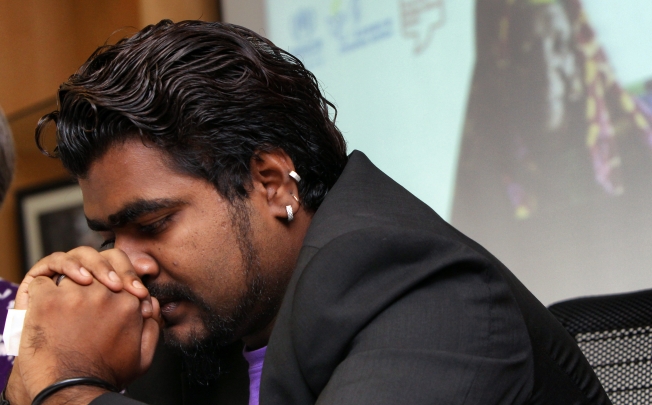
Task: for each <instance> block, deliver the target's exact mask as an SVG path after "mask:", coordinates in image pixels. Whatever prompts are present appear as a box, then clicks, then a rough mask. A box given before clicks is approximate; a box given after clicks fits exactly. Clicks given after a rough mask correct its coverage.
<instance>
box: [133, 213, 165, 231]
mask: <svg viewBox="0 0 652 405" xmlns="http://www.w3.org/2000/svg"><path fill="white" fill-rule="evenodd" d="M170 217H171V216H170V215H167V216H165V217H163V218H161V219H159V220H158V221H155V222H152V223H151V224H147V225H140V226H139V227H138V230H139V231H140V232H141V233H145V234H149V235H156V234H158V233H161V232H163V231H164V230H165V229H166V228H167V226H168V224H169V221H170Z"/></svg>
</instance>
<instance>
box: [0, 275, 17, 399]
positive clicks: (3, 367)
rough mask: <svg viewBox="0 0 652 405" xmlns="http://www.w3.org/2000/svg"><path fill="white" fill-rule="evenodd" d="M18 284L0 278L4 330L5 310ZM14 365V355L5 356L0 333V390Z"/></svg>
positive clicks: (9, 304)
mask: <svg viewBox="0 0 652 405" xmlns="http://www.w3.org/2000/svg"><path fill="white" fill-rule="evenodd" d="M17 290H18V286H17V285H16V284H14V283H10V282H8V281H5V280H3V279H0V325H1V326H0V328H2V331H3V332H4V328H5V321H6V320H7V310H8V309H9V308H13V306H14V299H16V291H17ZM13 366H14V356H7V352H6V350H5V343H4V340H2V335H0V390H3V389H4V388H5V384H6V383H7V379H8V378H9V373H11V368H12V367H13Z"/></svg>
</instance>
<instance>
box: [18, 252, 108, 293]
mask: <svg viewBox="0 0 652 405" xmlns="http://www.w3.org/2000/svg"><path fill="white" fill-rule="evenodd" d="M88 249H90V250H93V249H91V248H88ZM71 252H72V251H71ZM87 254H88V252H87ZM96 254H97V252H96ZM55 274H65V275H66V276H68V277H70V278H71V279H72V280H73V281H75V282H76V283H77V284H81V285H88V284H90V283H91V282H92V281H93V277H92V276H91V275H90V273H89V272H88V271H87V270H86V269H84V267H83V265H82V263H81V261H80V259H79V258H78V257H76V256H74V255H72V254H70V252H69V253H64V252H55V253H52V254H51V255H49V256H46V257H44V258H43V259H41V260H39V261H38V262H37V263H36V264H35V265H34V266H33V267H32V268H31V269H30V270H29V271H28V272H27V275H26V276H25V278H26V279H27V280H26V281H27V282H28V283H29V282H30V281H31V280H32V279H34V277H38V276H47V277H52V276H54V275H55Z"/></svg>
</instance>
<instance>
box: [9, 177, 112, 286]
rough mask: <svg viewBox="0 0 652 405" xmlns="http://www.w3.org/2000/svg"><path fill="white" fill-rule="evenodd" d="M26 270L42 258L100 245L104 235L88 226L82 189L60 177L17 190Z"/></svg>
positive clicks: (24, 267) (24, 268) (24, 269)
mask: <svg viewBox="0 0 652 405" xmlns="http://www.w3.org/2000/svg"><path fill="white" fill-rule="evenodd" d="M16 197H17V202H18V213H19V218H20V230H21V237H22V250H23V271H24V272H25V273H26V272H27V271H28V270H29V269H30V268H31V267H32V266H33V265H34V264H36V262H38V261H39V260H40V259H41V258H43V257H45V256H47V255H49V254H51V253H54V252H60V251H61V252H66V251H68V250H71V249H73V248H75V247H78V246H91V247H95V248H98V247H99V246H100V244H101V243H102V241H103V238H102V237H101V236H100V235H99V234H98V233H97V232H94V231H91V230H90V229H89V228H88V225H87V223H86V217H85V215H84V203H83V198H82V193H81V189H80V188H79V185H78V184H77V183H74V182H71V181H60V182H57V183H52V184H47V185H42V186H38V187H34V188H29V189H23V190H20V191H18V192H17V195H16Z"/></svg>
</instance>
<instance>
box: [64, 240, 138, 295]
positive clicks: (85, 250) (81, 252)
mask: <svg viewBox="0 0 652 405" xmlns="http://www.w3.org/2000/svg"><path fill="white" fill-rule="evenodd" d="M103 253H104V252H98V251H97V250H95V249H93V248H91V247H88V246H80V247H78V248H75V249H73V250H71V251H69V252H68V254H69V255H71V256H73V257H75V258H77V259H78V260H79V262H80V264H81V266H82V267H83V268H84V270H86V271H87V272H88V273H90V274H92V277H91V281H92V279H93V278H95V279H96V280H97V281H99V282H100V283H102V284H104V285H105V286H106V287H107V288H108V289H109V290H111V291H113V292H118V291H122V289H123V288H124V285H123V283H122V280H121V279H120V277H119V276H118V273H117V271H116V269H115V268H114V264H115V263H112V262H111V261H110V260H108V259H107V257H106V256H105V255H104V254H103ZM127 263H129V260H128V259H127ZM117 264H118V265H120V263H117ZM64 274H66V276H68V274H67V273H64ZM73 280H74V279H73ZM75 281H76V280H75ZM88 284H90V283H88Z"/></svg>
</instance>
